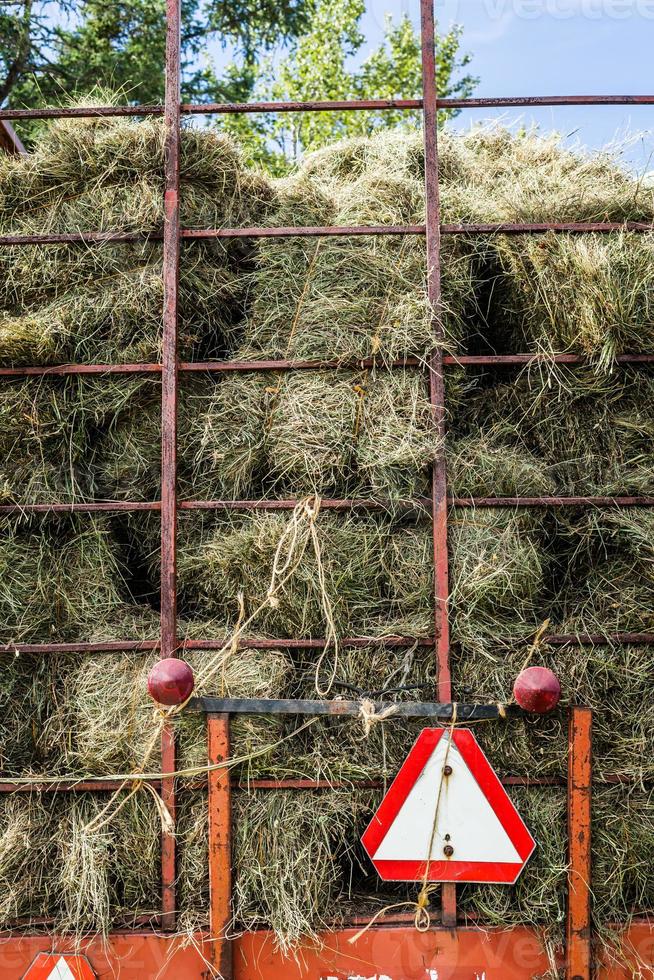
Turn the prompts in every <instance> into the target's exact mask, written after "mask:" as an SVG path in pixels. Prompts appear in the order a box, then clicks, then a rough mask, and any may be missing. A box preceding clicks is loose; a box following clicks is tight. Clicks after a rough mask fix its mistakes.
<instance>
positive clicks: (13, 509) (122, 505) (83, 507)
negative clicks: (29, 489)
mask: <svg viewBox="0 0 654 980" xmlns="http://www.w3.org/2000/svg"><path fill="white" fill-rule="evenodd" d="M144 510H145V511H160V510H161V503H160V502H159V501H158V500H153V501H138V500H136V501H135V500H107V501H100V502H98V503H81V502H80V503H65V504H1V505H0V514H97V513H100V512H102V513H117V512H119V511H122V512H124V511H144Z"/></svg>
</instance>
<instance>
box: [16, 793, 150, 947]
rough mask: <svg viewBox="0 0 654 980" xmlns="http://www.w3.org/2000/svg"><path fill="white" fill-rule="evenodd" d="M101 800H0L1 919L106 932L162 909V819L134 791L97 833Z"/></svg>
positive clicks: (62, 929) (78, 931) (86, 797)
mask: <svg viewBox="0 0 654 980" xmlns="http://www.w3.org/2000/svg"><path fill="white" fill-rule="evenodd" d="M104 802H106V801H105V800H103V798H102V797H100V796H93V795H92V794H90V793H85V794H75V796H74V797H70V798H67V799H64V798H63V797H62V796H52V797H50V798H47V797H45V796H41V795H31V794H30V795H24V796H23V795H21V796H10V795H8V794H3V799H2V800H0V881H1V882H2V902H1V903H0V923H1V924H2V927H3V928H5V927H7V926H10V925H11V924H13V923H14V922H15V921H16V919H23V920H27V922H30V921H33V920H39V919H45V920H46V921H47V923H48V924H49V925H52V926H53V927H54V928H55V929H56V930H57V931H58V932H63V933H72V934H74V935H75V936H76V937H78V938H79V939H81V938H82V935H83V934H85V933H86V934H88V933H96V934H100V935H103V936H107V935H108V933H109V930H110V929H111V928H120V927H121V926H123V927H124V926H128V927H129V926H133V925H134V924H135V919H136V917H137V916H146V917H147V916H152V915H155V914H156V913H157V911H158V908H159V903H160V898H159V876H160V858H159V845H160V824H159V817H158V815H157V812H156V809H155V807H154V805H153V804H152V802H151V799H150V797H149V796H146V795H144V794H138V795H137V796H136V797H133V798H132V799H131V800H130V801H129V802H128V803H127V804H126V805H125V806H124V807H123V808H122V809H121V810H120V811H119V812H118V814H117V815H116V817H115V819H114V820H113V821H112V822H111V824H108V825H107V826H105V827H104V828H103V830H102V831H100V832H99V833H97V834H90V833H89V832H88V830H87V829H86V824H87V823H88V822H89V820H90V819H92V818H93V817H94V816H96V815H97V814H98V813H99V811H100V810H101V808H102V806H103V805H104Z"/></svg>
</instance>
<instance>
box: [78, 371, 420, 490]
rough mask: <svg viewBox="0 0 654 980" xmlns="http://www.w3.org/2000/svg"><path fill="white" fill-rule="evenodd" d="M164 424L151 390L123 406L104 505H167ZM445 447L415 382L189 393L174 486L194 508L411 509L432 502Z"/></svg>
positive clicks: (320, 382) (102, 449) (106, 460)
mask: <svg viewBox="0 0 654 980" xmlns="http://www.w3.org/2000/svg"><path fill="white" fill-rule="evenodd" d="M160 417H161V406H160V403H159V400H158V399H157V398H156V397H155V393H154V392H153V391H152V390H149V391H148V392H146V397H144V396H143V392H142V391H139V393H138V397H136V398H134V399H133V400H131V401H126V403H125V407H124V409H123V411H122V412H121V414H120V415H119V416H115V417H114V420H113V421H112V422H111V424H110V426H109V428H108V429H107V430H106V431H105V433H104V434H100V438H98V439H97V441H96V443H95V448H94V457H93V461H92V464H91V466H92V469H93V470H94V471H95V476H96V480H97V492H98V494H100V495H101V496H103V497H108V498H109V499H114V498H118V499H131V500H134V499H137V500H139V499H154V498H156V497H157V496H158V495H159V491H160V472H159V471H160V428H161V423H160ZM437 446H438V441H437V439H436V436H435V432H434V423H433V416H432V410H431V406H430V403H429V399H428V397H427V391H426V385H425V384H424V382H423V380H422V379H421V378H420V377H419V376H418V375H416V374H415V373H406V374H403V373H393V374H390V373H387V372H379V373H374V374H373V373H370V372H357V373H353V372H342V373H340V372H339V373H338V374H336V375H334V373H333V372H332V373H331V374H327V373H323V372H314V371H308V372H299V373H298V374H296V375H286V374H282V375H273V374H268V373H264V374H259V373H257V374H247V375H246V376H245V377H239V376H236V377H235V376H229V375H227V376H224V377H222V378H220V379H219V380H218V381H217V382H215V381H214V380H212V379H208V378H207V379H203V380H194V381H192V382H191V381H189V380H186V381H184V382H183V384H182V386H181V398H180V405H179V433H178V447H179V448H178V452H179V471H178V485H179V489H180V493H181V494H182V495H183V496H187V497H191V498H195V499H207V498H209V499H214V500H215V499H227V500H231V499H237V500H238V499H244V498H247V497H252V496H257V497H258V496H261V497H275V496H302V495H304V494H309V493H320V494H324V495H330V494H331V495H337V494H338V495H342V496H346V495H352V496H368V497H370V496H380V497H388V498H389V499H391V500H404V499H409V498H411V497H414V496H416V495H418V494H424V493H425V492H426V490H427V476H428V471H429V466H430V463H431V462H432V461H433V459H434V458H435V457H436V455H437Z"/></svg>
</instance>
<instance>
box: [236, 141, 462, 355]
mask: <svg viewBox="0 0 654 980" xmlns="http://www.w3.org/2000/svg"><path fill="white" fill-rule="evenodd" d="M369 142H370V143H371V145H372V144H374V145H375V147H376V148H377V150H378V152H377V153H375V152H374V150H373V151H372V152H368V151H365V150H363V148H362V143H361V141H359V140H351V141H346V142H345V143H344V144H339V145H338V146H337V147H335V148H334V150H333V153H332V154H329V153H325V152H324V151H319V153H317V154H315V155H312V156H309V157H308V158H307V160H306V162H305V163H304V164H303V165H302V167H301V168H300V170H299V172H298V173H297V175H295V176H292V177H290V178H288V179H287V180H286V181H284V182H282V183H281V184H280V185H279V186H278V190H279V207H278V209H277V210H276V211H275V212H273V213H272V214H271V216H270V222H271V223H276V224H278V225H282V226H284V225H285V226H288V225H295V224H307V225H324V224H326V225H341V226H352V225H379V224H388V225H420V224H423V223H424V184H423V178H422V175H421V173H420V170H419V168H418V169H417V170H416V168H415V165H414V164H415V159H416V156H417V149H418V146H419V137H418V136H417V135H416V136H415V137H414V136H398V135H397V134H393V135H392V136H390V137H388V136H386V137H383V136H375V137H372V139H371V140H370V141H369ZM360 150H361V153H360V156H359V161H358V162H359V163H360V167H359V168H358V169H357V170H356V171H348V170H347V164H346V165H343V161H344V160H347V161H348V163H349V161H350V160H351V159H352V157H353V156H354V157H356V156H357V154H359V151H360ZM396 150H397V152H396ZM331 156H333V159H332V160H328V157H331ZM339 158H342V161H341V163H339ZM325 164H326V165H325ZM336 174H337V176H336ZM345 174H347V177H346V176H345ZM443 251H444V254H445V259H444V262H443V309H444V315H445V321H446V324H447V325H448V326H447V329H448V331H449V332H451V333H453V334H457V333H459V332H460V331H461V329H462V322H463V319H464V316H465V312H466V308H467V305H468V304H469V303H471V302H472V301H473V281H472V276H471V262H470V258H469V255H468V254H466V253H463V254H461V253H460V251H459V249H458V246H456V245H455V244H452V243H450V242H445V243H444V246H443ZM425 280H426V263H425V249H424V241H423V239H422V237H421V236H414V235H408V236H384V237H374V236H370V237H367V236H363V237H352V238H349V239H348V238H325V239H311V238H304V239H302V238H300V239H293V238H289V239H284V240H281V241H271V240H262V241H261V242H260V243H259V245H258V250H257V264H256V269H255V271H254V272H253V273H252V275H251V279H250V283H251V285H250V290H249V295H248V300H249V304H250V306H251V311H250V313H249V314H248V317H247V320H246V324H245V337H246V340H245V343H244V344H243V346H242V348H241V355H242V356H243V357H246V358H251V357H259V358H260V357H297V358H323V359H325V358H326V359H332V358H337V359H339V360H343V361H345V360H356V359H360V358H367V357H378V358H379V359H380V360H386V361H388V360H396V359H398V358H403V357H406V356H418V357H424V356H426V355H427V354H428V353H429V352H430V351H431V350H432V349H433V347H434V329H433V324H432V311H431V309H430V307H429V303H428V301H427V298H426V291H425V290H426V281H425Z"/></svg>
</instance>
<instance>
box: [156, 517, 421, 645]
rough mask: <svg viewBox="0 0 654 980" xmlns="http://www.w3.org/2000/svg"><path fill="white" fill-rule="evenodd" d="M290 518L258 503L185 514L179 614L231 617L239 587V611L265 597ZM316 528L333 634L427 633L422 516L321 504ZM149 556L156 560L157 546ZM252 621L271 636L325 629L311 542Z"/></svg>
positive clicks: (232, 619)
mask: <svg viewBox="0 0 654 980" xmlns="http://www.w3.org/2000/svg"><path fill="white" fill-rule="evenodd" d="M288 521H289V517H288V516H286V515H283V514H266V513H258V512H254V513H249V514H246V515H232V514H227V515H225V516H223V517H220V518H218V519H215V518H204V519H203V518H198V517H196V516H195V515H193V516H189V517H188V518H186V517H184V518H183V519H182V521H181V523H180V541H181V542H182V547H181V549H180V554H179V585H180V593H181V609H182V611H183V612H182V614H183V615H185V616H187V617H197V616H200V617H201V618H204V619H216V620H217V621H219V622H221V623H223V624H229V625H233V624H234V623H235V621H236V617H237V616H238V611H239V605H238V596H239V594H241V593H242V594H243V595H244V597H245V609H246V614H247V615H249V614H251V613H252V612H253V611H254V610H255V609H257V608H258V606H259V605H260V604H261V603H262V602H264V600H265V599H266V595H267V592H268V587H269V585H270V573H271V569H272V562H273V558H274V555H275V552H276V550H277V546H278V543H279V540H280V537H281V535H282V533H283V531H284V529H285V528H286V527H287V526H288ZM141 526H143V525H142V524H141ZM317 532H318V538H319V541H320V547H321V551H322V562H323V567H324V574H325V591H326V593H327V595H328V597H329V600H330V602H331V606H332V610H333V617H334V624H335V626H336V630H337V632H338V633H339V634H340V635H341V636H352V635H360V636H380V637H381V636H384V635H397V634H398V633H399V634H400V635H408V636H413V635H418V636H425V635H429V634H430V633H431V631H432V630H433V615H432V611H431V610H432V600H431V594H432V592H431V590H432V584H431V583H432V571H431V567H430V561H429V556H430V553H431V552H430V549H431V547H432V544H431V535H430V532H429V528H428V526H426V525H425V524H424V522H420V523H418V524H412V523H404V524H400V525H398V524H396V523H394V522H393V521H392V520H390V519H388V518H386V517H376V516H373V515H361V516H357V515H353V514H349V513H348V514H344V515H340V514H337V515H334V514H329V513H324V514H322V515H320V517H319V519H318V523H317ZM148 550H150V549H148ZM153 557H154V560H155V561H156V560H157V556H156V554H154V555H153ZM254 626H255V628H256V630H257V631H259V632H261V633H263V634H264V635H271V636H278V637H293V636H296V637H312V636H314V637H320V636H324V635H325V634H326V622H325V613H324V608H323V602H322V590H321V587H320V582H319V574H318V566H317V560H316V555H315V552H314V549H313V548H312V546H311V545H309V547H308V548H307V549H306V551H305V552H304V555H303V556H302V558H301V560H300V562H299V565H298V567H297V568H296V570H295V572H294V575H293V579H292V581H291V582H290V583H289V584H288V586H287V587H285V589H284V591H283V594H282V595H281V596H280V597H279V604H278V605H277V604H276V605H275V607H272V606H270V605H266V607H265V608H263V609H262V610H261V612H260V614H259V616H258V618H257V621H256V623H255V624H254Z"/></svg>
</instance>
